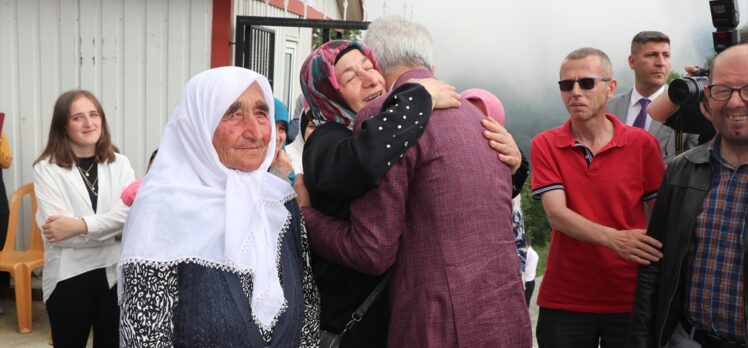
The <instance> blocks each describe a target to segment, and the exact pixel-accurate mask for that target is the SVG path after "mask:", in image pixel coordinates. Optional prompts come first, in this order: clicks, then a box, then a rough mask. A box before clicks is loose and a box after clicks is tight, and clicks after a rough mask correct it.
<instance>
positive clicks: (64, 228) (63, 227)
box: [42, 215, 88, 243]
mask: <svg viewBox="0 0 748 348" xmlns="http://www.w3.org/2000/svg"><path fill="white" fill-rule="evenodd" d="M87 233H88V226H87V225H86V222H85V221H84V220H83V219H77V218H73V217H69V216H62V215H54V216H50V217H49V218H48V219H47V221H46V222H45V224H44V226H42V234H43V235H44V237H45V238H47V241H48V242H50V243H55V242H59V241H62V240H65V239H68V238H71V237H75V236H77V235H79V234H84V235H85V234H87Z"/></svg>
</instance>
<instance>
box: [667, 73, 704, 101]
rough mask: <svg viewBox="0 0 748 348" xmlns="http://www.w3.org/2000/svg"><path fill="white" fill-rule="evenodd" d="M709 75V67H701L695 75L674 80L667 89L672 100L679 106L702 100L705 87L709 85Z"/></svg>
mask: <svg viewBox="0 0 748 348" xmlns="http://www.w3.org/2000/svg"><path fill="white" fill-rule="evenodd" d="M708 76H709V70H708V69H699V71H698V72H697V73H696V74H694V75H693V76H686V77H684V78H682V79H675V80H673V82H671V83H670V87H669V88H668V90H667V93H668V96H669V97H670V101H672V102H673V104H675V105H678V106H683V105H686V104H690V103H698V102H700V101H701V100H702V99H703V98H704V87H706V86H709V77H708Z"/></svg>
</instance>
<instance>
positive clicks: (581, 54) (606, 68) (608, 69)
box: [561, 47, 613, 78]
mask: <svg viewBox="0 0 748 348" xmlns="http://www.w3.org/2000/svg"><path fill="white" fill-rule="evenodd" d="M589 56H597V57H600V63H601V65H602V66H601V68H602V70H603V71H602V73H603V75H605V76H602V77H607V78H613V63H611V62H610V58H609V57H608V55H607V54H605V52H603V51H601V50H599V49H597V48H592V47H582V48H578V49H575V50H573V51H571V53H569V54H567V55H566V58H564V61H563V63H561V67H562V68H563V66H564V63H566V62H567V61H569V60H578V59H584V58H587V57H589Z"/></svg>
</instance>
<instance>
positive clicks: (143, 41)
mask: <svg viewBox="0 0 748 348" xmlns="http://www.w3.org/2000/svg"><path fill="white" fill-rule="evenodd" d="M211 15H212V1H211V0H171V1H169V0H147V1H146V0H0V111H4V112H5V113H6V122H5V127H4V129H5V132H6V134H7V135H8V138H9V140H10V145H11V147H12V148H13V151H14V163H13V167H12V168H11V169H10V170H8V171H6V172H5V173H4V174H5V183H6V186H7V188H8V190H9V192H12V191H13V190H14V189H15V188H16V187H19V186H20V185H21V184H22V183H25V182H29V181H32V180H33V175H32V170H31V165H32V163H33V161H34V160H35V159H36V157H37V156H38V154H39V153H40V152H41V150H42V149H43V147H44V146H45V144H46V138H47V132H48V130H49V122H50V119H51V117H52V107H53V105H54V102H55V100H56V98H57V96H58V95H60V94H61V93H62V92H64V91H66V90H69V89H72V88H83V89H88V90H90V91H92V92H93V93H94V95H96V96H97V97H98V98H99V99H100V101H101V103H102V105H103V107H104V111H105V112H106V115H107V121H108V123H109V127H110V130H111V132H112V136H113V142H114V143H115V144H116V145H117V146H118V147H119V148H120V150H121V151H122V153H124V154H125V155H126V156H128V157H129V158H130V160H131V162H132V164H133V167H134V168H135V171H136V174H137V175H142V174H143V173H144V172H145V166H146V161H147V159H148V156H149V155H150V153H151V151H152V150H153V149H154V148H156V146H158V144H159V141H160V138H161V133H162V130H163V127H164V125H165V122H166V119H167V118H168V116H169V114H170V113H171V111H172V110H173V108H174V107H175V106H176V103H177V101H178V98H179V97H180V96H181V93H182V90H183V88H184V85H185V83H186V82H187V80H188V79H189V78H190V76H192V75H194V74H196V73H198V72H200V71H202V70H205V69H207V68H209V67H210V33H211Z"/></svg>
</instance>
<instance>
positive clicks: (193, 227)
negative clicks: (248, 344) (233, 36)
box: [120, 67, 294, 330]
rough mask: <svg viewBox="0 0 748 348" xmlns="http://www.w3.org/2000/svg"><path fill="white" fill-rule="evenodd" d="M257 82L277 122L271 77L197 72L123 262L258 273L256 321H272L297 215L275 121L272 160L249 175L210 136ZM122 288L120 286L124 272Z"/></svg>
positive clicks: (138, 210) (130, 224)
mask: <svg viewBox="0 0 748 348" xmlns="http://www.w3.org/2000/svg"><path fill="white" fill-rule="evenodd" d="M253 83H257V84H259V86H260V87H261V88H262V91H263V93H264V97H265V101H266V102H267V105H268V108H269V109H270V115H269V119H270V120H273V116H274V110H273V95H272V92H271V90H270V85H269V84H268V82H267V80H266V79H265V78H264V77H263V76H261V75H259V74H257V73H255V72H253V71H250V70H247V69H243V68H238V67H222V68H216V69H211V70H207V71H204V72H202V73H200V74H197V75H196V76H194V77H193V78H192V79H191V80H190V81H189V82H188V83H187V87H186V88H185V91H184V95H183V97H182V100H181V101H180V102H179V105H178V106H177V108H176V110H175V111H174V114H172V116H171V118H170V119H169V122H168V123H167V125H166V129H165V130H164V136H163V138H162V141H161V145H160V146H159V150H158V157H157V159H156V161H155V163H154V165H153V168H151V170H150V171H149V172H148V175H147V176H146V177H145V180H144V181H143V184H142V186H141V187H140V189H139V191H138V196H137V199H136V200H135V203H134V205H133V206H132V208H131V209H130V213H129V216H128V218H127V222H126V224H125V230H124V233H123V239H122V260H121V262H120V266H122V265H125V264H128V263H147V264H164V263H166V264H174V263H179V262H195V263H198V264H201V265H205V266H208V267H214V268H219V269H222V270H226V271H231V272H236V273H250V274H252V296H251V306H252V314H253V316H254V321H255V322H256V323H257V324H258V326H260V327H261V328H263V329H266V330H269V329H271V328H272V327H273V326H274V325H275V321H276V320H277V318H278V316H280V314H281V313H282V312H283V310H284V309H285V306H286V299H285V297H284V295H283V289H282V287H281V285H280V280H279V279H278V262H279V260H280V255H279V254H278V250H279V240H280V238H281V237H282V236H281V233H282V231H283V230H284V225H285V224H286V223H287V221H290V220H289V219H290V213H289V212H288V210H287V209H286V208H285V206H284V202H286V201H288V200H290V199H292V198H293V197H294V193H293V190H292V188H291V187H290V186H289V185H288V184H287V183H285V182H284V181H283V180H281V179H278V178H277V177H275V176H274V175H272V174H269V173H268V172H267V170H268V168H269V167H270V163H271V162H272V160H273V155H274V154H275V140H274V139H275V136H276V135H275V127H273V126H272V122H270V125H271V127H270V128H271V129H272V136H271V138H270V141H269V143H268V149H267V153H266V154H265V159H264V161H263V162H262V164H261V165H260V167H259V168H258V169H256V170H254V171H252V172H242V171H239V170H233V169H229V168H227V167H226V166H224V165H223V164H222V163H221V162H220V160H219V158H218V154H217V152H216V150H215V148H214V147H213V143H212V139H213V133H214V132H215V130H216V127H217V126H218V123H219V121H220V120H221V118H222V116H223V115H224V113H225V112H226V111H227V109H228V108H229V106H230V105H231V104H232V103H233V102H234V101H235V100H236V99H237V98H238V97H239V96H240V95H241V94H242V93H244V91H245V90H246V89H247V88H248V87H249V86H250V85H251V84H253ZM120 286H126V284H123V282H122V279H121V278H120Z"/></svg>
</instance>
